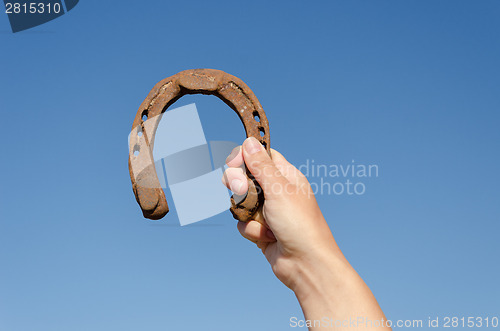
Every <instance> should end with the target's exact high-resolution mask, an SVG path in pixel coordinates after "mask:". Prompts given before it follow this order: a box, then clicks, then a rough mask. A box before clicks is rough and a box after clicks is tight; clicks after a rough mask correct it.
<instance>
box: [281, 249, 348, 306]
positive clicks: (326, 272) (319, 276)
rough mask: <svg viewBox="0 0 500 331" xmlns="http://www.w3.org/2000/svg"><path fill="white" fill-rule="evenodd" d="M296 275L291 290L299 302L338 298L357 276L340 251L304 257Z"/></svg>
mask: <svg viewBox="0 0 500 331" xmlns="http://www.w3.org/2000/svg"><path fill="white" fill-rule="evenodd" d="M294 274H295V275H294V279H293V281H292V282H291V286H290V288H291V290H292V291H293V292H294V293H295V295H296V296H297V299H298V300H299V302H303V301H307V300H309V299H313V300H317V299H318V298H328V299H331V298H332V296H338V295H339V294H340V293H338V292H340V291H343V290H344V289H345V288H346V287H347V286H348V285H349V283H351V282H352V279H353V277H355V276H356V275H357V274H356V272H355V271H354V269H353V268H352V267H351V266H350V264H349V263H348V262H347V260H346V259H345V257H344V256H343V255H342V253H341V252H340V250H339V251H336V250H334V249H329V250H322V251H321V252H317V253H315V254H308V255H306V256H304V257H302V258H301V259H300V260H299V261H298V262H297V264H296V270H295V273H294ZM333 291H335V292H337V293H331V292H333Z"/></svg>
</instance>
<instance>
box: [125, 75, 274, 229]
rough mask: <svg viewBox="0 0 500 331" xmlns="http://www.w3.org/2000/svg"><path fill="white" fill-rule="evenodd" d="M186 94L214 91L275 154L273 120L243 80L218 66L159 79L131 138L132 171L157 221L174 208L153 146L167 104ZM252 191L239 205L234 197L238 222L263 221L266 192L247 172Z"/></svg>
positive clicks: (139, 196)
mask: <svg viewBox="0 0 500 331" xmlns="http://www.w3.org/2000/svg"><path fill="white" fill-rule="evenodd" d="M186 94H207V95H215V96H216V97H218V98H219V99H221V100H222V101H224V102H225V103H226V104H227V105H228V106H229V107H231V108H232V109H233V110H234V111H235V112H236V113H237V114H238V116H239V118H240V120H241V122H242V123H243V126H244V127H245V132H246V136H247V137H255V138H256V139H257V140H259V141H260V142H261V144H262V145H263V146H264V147H265V148H266V150H267V152H268V154H269V155H271V153H270V137H269V122H268V121H267V117H266V114H265V113H264V110H263V109H262V106H261V105H260V102H259V100H258V99H257V97H256V96H255V94H254V93H253V92H252V90H250V88H249V87H248V86H247V85H246V84H245V83H244V82H243V81H242V80H240V79H239V78H237V77H235V76H233V75H230V74H227V73H225V72H223V71H220V70H214V69H193V70H185V71H181V72H179V73H177V74H175V75H173V76H171V77H168V78H166V79H164V80H162V81H160V82H158V83H157V84H156V85H155V86H154V87H153V89H152V90H151V92H149V94H148V96H147V97H146V99H145V100H144V101H143V102H142V104H141V106H140V107H139V110H138V112H137V115H136V116H135V119H134V123H133V124H132V133H131V135H130V141H129V160H128V165H129V171H130V179H131V180H132V188H133V191H134V194H135V198H136V200H137V202H138V203H139V206H140V207H141V209H142V213H143V215H144V217H146V218H149V219H152V220H158V219H161V218H162V217H163V216H165V215H166V214H167V213H168V211H169V209H168V203H167V200H166V199H165V194H164V193H163V190H162V188H161V184H160V182H159V180H158V177H157V175H156V169H155V165H154V159H153V146H154V139H155V133H156V129H157V127H158V124H159V122H160V119H161V116H160V115H162V114H163V113H164V112H165V111H166V110H167V108H168V107H170V106H171V105H172V104H173V103H174V102H175V101H177V100H178V99H179V98H181V97H182V96H183V95H186ZM247 178H248V184H249V185H248V186H249V189H248V193H247V195H246V197H245V198H244V199H243V200H242V201H240V202H238V203H236V202H235V200H234V196H232V197H231V208H230V211H231V213H232V214H233V217H234V218H236V219H237V220H239V221H243V222H247V221H249V220H251V219H260V218H261V215H260V214H261V213H260V212H259V211H260V209H261V208H262V204H263V202H264V194H263V192H262V189H261V187H260V186H259V184H258V183H257V181H256V180H255V179H254V178H253V176H252V175H251V174H250V172H249V171H248V170H247Z"/></svg>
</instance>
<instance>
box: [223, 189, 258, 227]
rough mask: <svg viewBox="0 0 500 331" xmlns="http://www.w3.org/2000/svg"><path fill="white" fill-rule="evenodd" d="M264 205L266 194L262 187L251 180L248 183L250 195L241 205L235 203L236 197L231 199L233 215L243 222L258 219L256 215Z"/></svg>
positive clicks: (248, 194)
mask: <svg viewBox="0 0 500 331" xmlns="http://www.w3.org/2000/svg"><path fill="white" fill-rule="evenodd" d="M263 204H264V194H263V192H262V189H261V188H260V185H259V184H258V183H257V181H255V179H251V180H249V182H248V193H247V196H246V197H245V199H244V200H243V201H241V202H239V203H236V202H235V201H234V196H232V197H231V208H230V209H229V210H230V211H231V214H233V217H234V218H235V219H237V220H238V221H241V222H248V221H251V220H253V219H255V217H256V213H257V211H258V210H260V209H261V206H262V205H263Z"/></svg>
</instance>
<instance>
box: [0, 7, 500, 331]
mask: <svg viewBox="0 0 500 331" xmlns="http://www.w3.org/2000/svg"><path fill="white" fill-rule="evenodd" d="M499 17H500V2H499V1H497V0H482V1H472V0H468V1H461V0H455V1H447V0H439V1H430V0H427V1H416V0H408V1H385V0H377V1H373V0H370V1H323V2H319V1H316V2H312V1H309V2H307V1H300V2H299V1H286V2H279V3H271V2H269V1H252V2H237V1H228V2H223V1H216V2H213V1H210V2H209V1H199V2H196V1H189V2H180V1H141V2H137V1H98V0H87V1H86V0H82V1H80V3H79V4H78V6H76V7H75V8H74V9H73V10H72V11H71V12H69V13H68V14H66V15H64V16H62V17H60V18H58V19H56V20H54V21H52V22H49V23H47V24H45V25H42V26H39V27H36V28H34V29H31V30H28V31H25V32H20V33H17V34H13V33H12V32H11V31H10V26H9V24H8V19H7V15H6V14H4V13H0V40H1V46H0V47H1V48H0V50H1V51H0V66H1V72H0V112H1V115H2V116H1V118H2V119H1V124H2V137H3V138H2V148H1V153H0V155H1V156H0V158H1V162H0V171H1V175H2V177H1V184H0V220H1V221H0V330H1V331H56V330H61V331H88V330H92V331H110V330H111V331H113V330H120V331H136V330H147V331H159V330H162V331H164V330H243V331H246V330H286V329H289V319H290V317H292V316H297V317H298V318H302V314H301V310H300V307H299V305H298V303H297V302H296V300H295V297H294V295H293V293H292V292H291V291H290V290H288V289H287V288H286V287H285V286H283V285H282V284H281V283H280V282H279V281H278V280H277V279H275V277H274V275H273V274H272V271H271V269H270V267H269V266H268V264H267V261H266V260H265V258H264V257H263V256H262V255H261V254H260V250H259V249H257V248H256V247H255V246H254V245H253V244H251V243H250V242H248V241H246V240H245V239H243V238H241V237H240V235H239V233H238V232H237V230H236V224H235V221H234V220H233V219H232V217H231V215H230V213H229V212H225V213H223V214H220V215H218V216H215V217H213V218H211V219H209V220H206V221H204V222H201V223H197V224H194V225H192V226H187V227H180V226H179V225H178V221H177V219H176V214H175V210H173V211H172V213H171V214H169V215H167V217H166V218H165V219H163V220H162V221H160V222H152V221H148V220H145V219H143V218H142V214H141V212H140V209H139V207H138V205H137V203H136V202H135V198H134V196H133V193H132V189H131V184H130V179H129V174H128V168H127V157H128V149H127V147H128V146H127V135H128V134H129V130H130V128H131V124H132V121H133V119H134V116H135V113H136V111H137V109H138V107H139V105H140V104H141V102H142V101H143V99H144V98H145V97H146V95H147V93H148V92H149V91H150V89H151V88H152V87H153V85H154V84H155V83H156V82H157V81H159V80H161V79H163V78H165V77H168V76H170V75H173V74H175V73H177V72H178V71H181V70H185V69H190V68H216V69H221V70H224V71H226V72H229V73H231V74H233V75H236V76H238V77H240V78H241V79H243V80H244V81H245V82H246V83H247V84H248V85H249V86H250V87H251V88H252V89H253V91H254V92H255V93H256V95H257V97H258V98H259V100H260V101H261V103H262V105H263V107H264V109H265V111H266V113H267V116H268V118H269V122H270V128H271V145H272V147H273V148H276V149H278V150H279V151H281V152H282V153H283V154H284V155H285V156H286V157H287V158H288V159H289V160H290V161H291V162H292V163H294V164H296V165H300V164H304V163H305V162H306V160H314V161H315V163H319V164H349V163H351V161H352V160H355V162H356V163H364V164H377V165H378V166H379V177H378V178H371V179H367V180H366V181H365V183H366V193H365V194H364V195H362V196H347V195H342V196H334V195H321V196H318V201H319V204H320V206H321V208H322V210H323V212H324V215H325V217H326V218H327V220H328V222H329V224H330V226H331V228H332V230H333V233H334V235H335V238H336V239H337V241H338V242H339V244H340V246H341V248H342V249H343V251H344V253H345V255H346V256H347V258H348V259H349V261H350V262H351V263H352V265H353V266H354V267H355V268H356V270H357V271H358V272H359V273H360V274H361V276H362V277H363V278H364V279H365V281H366V282H367V283H368V285H369V286H370V287H371V289H372V290H373V292H374V294H375V296H376V297H377V299H378V300H379V302H380V304H381V306H382V308H383V309H384V311H385V313H386V315H387V317H388V318H389V319H392V320H397V319H423V320H427V318H428V316H432V317H436V316H439V317H441V318H442V317H445V316H459V317H460V316H463V315H465V316H483V317H486V316H492V315H497V316H498V315H499V314H500V299H499V297H500V286H499V285H498V279H499V278H500V265H499V262H498V261H499V258H498V256H499V253H500V242H499V230H500V223H499V222H500V219H499V215H500V213H499V212H500V194H499V180H500V175H499V171H498V168H499V163H500V157H499V151H500V130H499V126H500V112H499V110H500V93H499V88H500V66H499V59H500V18H499ZM191 102H196V104H197V107H198V110H199V112H200V116H201V119H202V123H203V125H204V129H205V133H206V136H207V140H232V141H242V140H243V138H244V134H243V128H242V125H241V124H240V123H239V120H238V118H237V117H236V115H235V114H234V113H232V111H231V110H230V109H229V108H227V107H226V106H225V105H224V104H223V103H222V102H221V101H219V100H217V99H215V98H214V97H207V96H199V97H188V98H182V99H181V100H179V102H178V103H177V104H176V105H184V104H188V103H191ZM171 206H172V204H171ZM172 207H173V206H172ZM194 207H195V206H194ZM172 209H173V208H172Z"/></svg>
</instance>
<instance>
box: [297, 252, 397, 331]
mask: <svg viewBox="0 0 500 331" xmlns="http://www.w3.org/2000/svg"><path fill="white" fill-rule="evenodd" d="M296 276H297V277H296V281H294V282H293V285H292V290H293V291H294V292H295V295H296V296H297V299H298V301H299V303H300V305H301V307H302V310H303V312H304V317H305V319H306V321H309V322H308V323H309V325H308V326H309V329H310V330H326V329H333V330H370V329H372V330H382V329H384V330H390V328H387V327H386V324H385V321H386V319H385V316H384V313H383V312H382V310H381V309H380V306H379V305H378V303H377V301H376V299H375V297H374V296H373V294H372V293H371V291H370V289H369V288H368V286H367V285H366V284H365V282H364V281H363V280H362V279H361V277H359V275H358V274H357V273H356V271H355V270H354V269H353V268H352V267H351V266H350V264H349V263H348V262H347V260H346V259H345V258H344V256H343V255H342V253H341V252H340V250H339V249H338V248H337V247H335V248H333V249H331V250H330V251H323V252H321V253H317V254H314V255H311V256H309V257H308V258H307V259H306V260H304V261H301V263H300V264H299V265H298V267H297V271H296Z"/></svg>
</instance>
